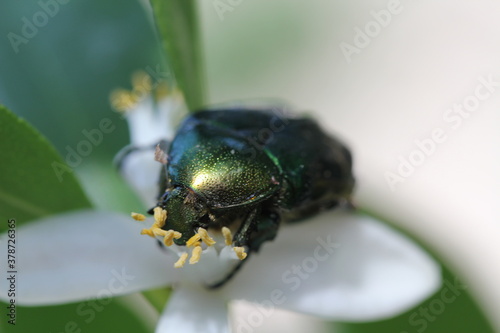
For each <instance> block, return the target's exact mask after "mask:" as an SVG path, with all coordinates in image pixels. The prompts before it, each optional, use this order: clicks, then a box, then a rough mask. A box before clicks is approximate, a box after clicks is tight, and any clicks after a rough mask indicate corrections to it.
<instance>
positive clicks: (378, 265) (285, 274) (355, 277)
mask: <svg viewBox="0 0 500 333" xmlns="http://www.w3.org/2000/svg"><path fill="white" fill-rule="evenodd" d="M440 283H441V276H440V268H439V267H438V266H437V264H436V263H435V262H434V261H433V260H432V259H431V258H430V257H429V256H428V255H427V254H426V253H424V252H423V251H422V250H421V249H420V248H419V247H418V246H416V245H415V244H414V243H412V242H411V241H410V240H408V239H407V238H406V237H404V236H402V235H400V234H398V233H397V232H395V231H393V230H391V229H390V228H389V227H387V226H385V225H383V224H381V223H379V222H377V221H376V220H374V219H372V218H370V217H366V216H362V215H359V214H357V213H353V212H349V211H345V210H336V211H330V212H325V213H323V214H321V215H320V216H318V217H316V218H314V219H311V220H308V221H304V222H301V223H297V224H294V225H289V226H286V227H283V228H282V229H281V230H280V233H279V235H278V238H277V239H276V241H274V242H272V243H269V244H265V245H264V247H263V249H262V251H261V252H260V253H259V254H255V255H253V256H252V257H250V260H249V262H248V263H247V264H246V265H244V267H243V269H242V270H241V272H239V273H238V276H236V277H235V278H234V279H233V280H232V281H230V282H229V283H228V285H227V286H226V287H224V289H223V290H222V292H223V293H225V294H226V297H228V298H230V297H234V298H243V299H247V300H251V301H252V300H253V301H257V302H259V303H261V304H262V302H264V305H266V306H270V305H271V306H277V307H282V308H285V309H289V310H294V311H299V312H304V313H309V314H314V315H318V316H322V317H325V318H328V319H340V320H349V321H356V320H374V319H381V318H386V317H390V316H393V315H397V314H399V313H401V312H403V311H405V310H408V309H409V308H411V307H413V306H414V305H416V304H418V303H419V302H421V301H422V300H423V299H425V298H426V297H428V296H429V295H430V294H431V293H433V292H434V291H436V289H437V288H438V287H439V285H440Z"/></svg>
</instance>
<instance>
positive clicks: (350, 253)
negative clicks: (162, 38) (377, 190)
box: [0, 97, 441, 333]
mask: <svg viewBox="0 0 500 333" xmlns="http://www.w3.org/2000/svg"><path fill="white" fill-rule="evenodd" d="M150 103H151V99H150V98H149V97H148V98H145V99H143V101H142V102H141V103H139V105H138V106H137V107H136V108H135V110H132V111H131V112H129V113H127V117H128V121H129V125H130V130H131V138H132V145H140V146H144V147H146V146H151V147H152V144H153V143H155V142H157V141H158V140H159V139H162V138H164V137H165V136H170V135H172V131H171V130H170V129H169V127H168V124H169V123H168V122H167V121H166V119H167V118H168V112H169V111H170V110H171V109H172V108H173V104H172V103H174V104H175V101H174V100H173V99H165V100H164V101H163V102H162V103H161V104H160V107H159V110H160V112H159V113H156V112H154V111H153V108H152V107H151V104H150ZM152 151H153V149H151V151H147V150H146V151H141V152H138V153H137V152H136V153H134V154H130V155H129V156H128V157H126V159H125V160H124V164H123V171H124V175H125V178H126V179H127V180H128V181H129V182H130V184H131V185H132V186H133V187H134V188H135V189H136V190H137V191H138V192H139V193H140V195H141V197H142V199H143V200H144V202H145V203H146V204H147V205H149V206H153V204H154V202H155V196H156V195H157V188H156V187H157V181H158V175H159V171H160V167H161V165H160V164H159V163H157V162H155V161H154V160H153V152H152ZM144 223H145V222H137V221H133V220H132V219H131V218H130V217H129V216H127V215H122V214H119V213H112V212H105V211H95V210H85V211H76V212H69V213H65V214H60V215H57V216H52V217H48V218H44V219H41V220H39V221H34V222H32V223H30V224H28V225H25V226H22V227H20V228H19V229H18V230H17V238H18V239H19V240H20V243H22V244H20V245H19V246H18V253H17V258H18V259H17V261H18V263H19V264H18V266H19V267H18V271H19V275H18V284H17V285H18V294H17V302H18V304H23V305H49V304H59V303H65V302H74V301H79V300H84V299H87V298H90V297H109V295H122V294H126V293H132V292H136V291H140V290H145V289H150V288H155V287H160V286H165V285H170V286H172V287H173V288H174V292H173V295H172V297H171V299H170V300H169V303H168V305H167V306H166V308H165V310H164V312H163V314H162V316H161V319H160V321H159V323H158V326H157V332H171V331H176V332H187V333H188V332H214V333H215V332H228V331H229V325H228V319H227V303H228V302H229V301H231V300H239V299H245V300H248V301H252V302H258V303H260V304H263V305H265V306H266V308H267V309H268V311H270V312H272V311H273V309H274V308H284V309H289V310H292V311H298V312H302V313H308V314H313V315H316V316H319V317H322V318H325V319H328V320H348V321H362V320H374V319H381V318H387V317H391V316H394V315H397V314H399V313H401V312H403V311H406V310H408V309H409V308H411V307H413V306H415V305H416V304H418V303H419V302H421V301H422V300H423V299H425V298H426V297H428V296H429V295H430V294H431V293H433V292H434V291H435V290H436V289H437V288H438V287H439V286H440V283H441V276H440V268H439V267H438V265H437V264H436V263H435V262H434V261H433V260H432V259H431V258H430V257H429V256H428V255H427V254H426V253H424V252H423V251H422V250H421V249H420V248H419V247H418V246H416V245H415V244H414V243H412V242H411V241H410V240H409V239H407V238H406V237H404V236H403V235H401V234H399V233H397V232H395V231H394V230H392V229H390V228H389V227H387V226H385V225H383V224H381V223H379V222H377V221H376V220H374V219H373V218H370V217H368V216H363V215H362V214H360V213H353V212H352V211H348V210H342V209H336V210H332V211H328V212H325V213H322V214H320V215H318V216H316V217H314V218H312V219H310V220H307V221H304V222H301V223H297V224H293V225H286V226H282V227H281V228H280V230H279V233H278V236H277V238H276V239H275V240H274V241H272V242H267V243H265V244H264V245H263V246H262V248H261V251H260V252H259V253H257V254H253V255H252V256H251V257H249V258H248V259H245V260H246V261H247V262H245V264H244V265H243V266H242V268H241V270H240V271H238V272H237V274H236V275H235V276H234V277H233V278H231V279H230V280H229V281H228V282H227V283H226V284H225V285H223V286H222V287H221V288H218V289H215V290H212V289H208V288H206V287H205V286H206V285H207V284H210V283H213V281H216V280H217V279H219V278H220V276H224V275H225V274H226V272H227V271H230V270H231V269H232V267H234V265H235V264H237V263H238V262H239V259H238V258H237V256H236V255H235V254H234V252H233V251H228V250H231V247H230V246H227V245H224V241H223V238H222V240H220V239H219V238H217V235H214V234H211V236H213V237H214V238H215V240H216V241H217V242H218V244H219V246H211V247H206V248H204V249H203V251H202V253H201V258H200V260H199V262H198V263H196V264H193V265H191V264H188V263H186V264H185V265H184V267H182V268H174V264H175V263H176V262H177V261H178V260H179V256H180V255H181V253H182V252H183V251H189V250H187V249H185V248H184V247H181V246H176V245H174V246H171V247H160V246H159V245H158V242H157V241H156V240H154V239H152V238H150V237H146V236H143V235H140V233H141V229H143V228H144V225H143V224H144ZM6 238H7V235H6V234H3V235H1V237H0V242H1V243H2V244H3V243H4V242H5V241H6ZM0 267H6V256H2V257H1V258H0ZM0 281H1V282H0V299H2V300H6V299H8V297H7V292H6V291H7V290H8V285H7V283H8V281H7V280H6V279H1V280H0Z"/></svg>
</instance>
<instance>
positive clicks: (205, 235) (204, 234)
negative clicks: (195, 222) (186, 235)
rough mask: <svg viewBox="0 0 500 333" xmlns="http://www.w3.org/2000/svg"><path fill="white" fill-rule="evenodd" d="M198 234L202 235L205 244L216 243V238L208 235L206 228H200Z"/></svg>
mask: <svg viewBox="0 0 500 333" xmlns="http://www.w3.org/2000/svg"><path fill="white" fill-rule="evenodd" d="M198 235H200V237H201V239H202V240H203V241H204V242H205V244H207V246H212V245H214V244H215V241H214V239H213V238H212V237H210V236H209V235H208V232H207V230H206V229H203V228H199V229H198Z"/></svg>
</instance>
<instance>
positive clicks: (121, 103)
mask: <svg viewBox="0 0 500 333" xmlns="http://www.w3.org/2000/svg"><path fill="white" fill-rule="evenodd" d="M109 99H110V102H111V105H112V106H113V108H114V109H115V110H117V111H119V112H127V111H128V110H130V109H131V108H133V107H134V106H135V105H136V104H137V102H138V98H137V95H136V94H134V93H133V92H132V91H129V90H126V89H115V90H113V91H112V92H111V94H110V96H109Z"/></svg>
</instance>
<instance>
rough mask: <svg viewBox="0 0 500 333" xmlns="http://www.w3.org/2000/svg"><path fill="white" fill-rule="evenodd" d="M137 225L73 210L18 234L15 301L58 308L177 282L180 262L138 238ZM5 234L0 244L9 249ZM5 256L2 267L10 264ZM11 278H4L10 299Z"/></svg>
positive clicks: (1, 287)
mask: <svg viewBox="0 0 500 333" xmlns="http://www.w3.org/2000/svg"><path fill="white" fill-rule="evenodd" d="M140 230H141V226H140V223H139V222H135V221H133V220H131V218H129V217H127V216H125V215H121V214H117V213H110V212H97V211H92V210H85V211H78V212H70V213H65V214H60V215H56V216H52V217H49V218H45V219H42V220H39V221H34V222H32V223H30V224H28V225H25V226H21V227H19V228H18V229H17V230H16V267H15V269H16V270H17V281H16V282H17V289H18V290H17V295H16V297H17V301H18V303H19V304H23V305H38V304H40V305H41V304H57V303H64V302H71V301H78V300H82V299H88V298H96V297H110V296H114V295H121V294H126V293H130V292H134V291H138V290H143V289H147V288H153V287H158V286H162V285H165V284H168V283H172V282H173V281H176V280H177V276H176V274H177V272H176V271H175V270H174V269H173V268H172V269H170V268H171V267H172V265H173V263H174V262H175V260H176V259H177V257H176V256H173V255H171V256H169V255H168V254H167V253H166V252H165V251H162V250H161V249H160V247H159V246H158V244H157V242H156V240H154V239H152V238H150V237H147V236H144V235H142V236H141V235H140V234H139V233H140ZM6 243H7V235H6V234H2V235H1V236H0V246H2V248H5V247H6V246H7V244H6ZM6 259H7V258H6V256H1V258H0V267H7V266H6ZM7 282H8V281H7V280H6V279H1V280H0V299H3V300H6V299H7V295H6V290H7V289H8V288H7Z"/></svg>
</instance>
